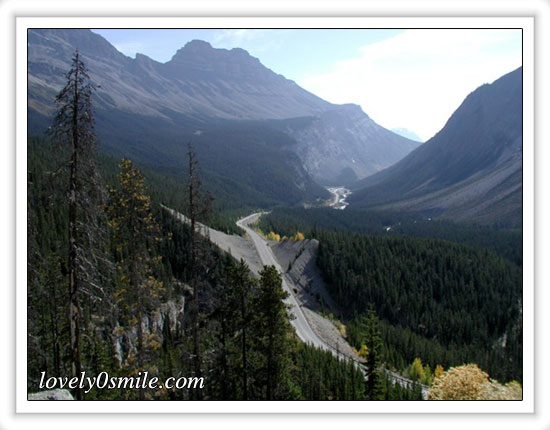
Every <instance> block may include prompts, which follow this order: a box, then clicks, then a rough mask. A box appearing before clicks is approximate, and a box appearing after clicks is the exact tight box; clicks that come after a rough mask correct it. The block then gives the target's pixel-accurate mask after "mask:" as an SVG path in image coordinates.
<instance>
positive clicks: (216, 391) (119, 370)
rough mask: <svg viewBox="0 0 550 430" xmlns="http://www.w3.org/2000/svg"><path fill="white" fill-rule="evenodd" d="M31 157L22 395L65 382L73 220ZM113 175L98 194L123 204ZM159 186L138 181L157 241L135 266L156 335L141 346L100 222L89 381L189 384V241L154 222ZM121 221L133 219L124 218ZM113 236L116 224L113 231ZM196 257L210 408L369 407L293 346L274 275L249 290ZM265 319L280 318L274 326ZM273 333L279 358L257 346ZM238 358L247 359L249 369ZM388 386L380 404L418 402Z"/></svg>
mask: <svg viewBox="0 0 550 430" xmlns="http://www.w3.org/2000/svg"><path fill="white" fill-rule="evenodd" d="M28 149H29V151H28V178H29V179H28V226H29V230H28V231H29V260H28V280H29V282H28V324H29V325H28V328H29V333H28V340H29V345H28V348H29V349H28V357H29V362H28V368H27V369H28V373H29V380H28V390H29V391H30V392H33V391H38V389H39V388H38V383H39V381H40V375H41V372H42V371H45V372H46V375H47V376H56V377H57V376H69V377H70V375H71V355H70V351H69V349H68V340H69V339H68V320H67V318H66V315H67V309H68V306H69V303H68V298H69V295H68V293H67V285H68V278H67V265H66V262H67V259H68V238H67V235H66V226H67V223H68V215H69V214H68V205H67V200H66V196H65V193H64V192H63V188H64V187H63V184H64V183H66V182H65V181H66V180H67V176H66V175H63V174H57V175H56V174H55V173H56V163H55V158H56V157H55V156H54V155H53V154H54V152H53V151H51V146H49V144H47V143H45V142H31V143H30V144H29V147H28ZM114 166H115V163H114V162H113V160H108V159H107V160H105V159H104V160H103V162H102V163H101V166H100V167H101V169H100V170H101V171H102V172H103V173H104V180H105V182H106V184H105V185H106V186H107V187H110V188H113V189H118V190H119V191H118V192H120V193H122V192H123V188H121V184H120V183H119V176H120V173H122V171H120V172H117V170H113V167H114ZM133 172H134V173H133V174H132V175H134V174H138V173H137V171H136V170H133ZM127 173H128V170H127ZM132 175H131V176H132ZM138 176H139V174H138ZM156 179H158V178H156ZM157 183H158V182H155V181H151V182H150V181H149V180H145V182H144V183H143V185H144V188H142V191H144V192H146V194H143V195H142V196H143V198H145V199H148V197H147V196H148V195H151V196H154V198H153V199H152V204H151V207H150V210H151V211H152V212H151V214H152V215H153V214H154V217H153V218H150V219H151V220H155V221H153V222H154V223H155V224H158V226H159V236H158V240H153V241H149V242H148V243H149V244H148V245H147V248H144V249H147V255H148V257H147V258H146V260H142V262H147V265H148V267H149V269H148V270H147V272H148V273H149V275H148V276H152V278H151V279H154V280H155V284H156V285H157V287H155V288H156V290H155V288H152V285H151V283H150V282H148V283H147V285H148V288H146V289H144V290H141V294H142V297H141V301H142V303H143V302H144V301H146V302H147V303H148V305H147V307H145V308H143V309H142V310H141V311H140V312H141V313H142V319H143V321H146V322H147V323H146V325H147V326H150V327H153V329H152V330H151V331H148V332H146V333H144V334H143V338H144V339H146V341H145V340H143V341H142V342H141V343H140V342H139V341H138V337H137V334H136V332H135V324H136V323H137V320H136V319H135V315H136V312H138V309H137V308H135V306H136V303H137V302H136V301H135V300H136V297H135V296H133V295H127V293H126V292H127V291H128V289H127V287H124V285H125V282H127V279H128V277H127V274H130V273H131V265H130V266H129V265H128V264H129V261H128V258H129V257H130V254H128V250H127V251H124V255H125V257H123V256H122V255H121V254H120V252H121V250H122V249H123V248H121V246H125V245H123V243H124V242H123V241H122V239H123V237H124V236H120V235H118V234H116V231H115V230H113V229H112V228H113V227H111V225H113V221H108V219H109V217H106V218H105V221H104V222H103V224H101V225H99V226H98V227H100V230H102V231H103V234H104V237H103V240H104V243H105V246H107V249H109V251H108V252H107V254H106V255H105V257H106V258H107V260H108V261H107V262H106V263H108V264H105V265H104V266H103V270H102V272H101V273H100V274H99V275H100V279H101V285H98V287H99V288H97V289H96V290H94V291H92V290H90V291H87V292H86V294H83V295H82V296H81V297H80V299H79V304H80V309H81V311H80V312H81V315H80V323H81V324H80V329H81V351H82V356H81V368H82V370H84V371H86V372H87V373H88V374H89V375H97V374H99V373H100V372H102V371H106V372H109V373H110V374H112V375H118V376H130V375H133V374H135V372H137V371H138V370H147V371H149V372H150V374H152V375H157V376H159V377H162V378H166V377H168V376H178V375H187V376H189V375H192V374H193V360H192V351H193V342H192V336H191V333H192V326H193V324H192V311H191V309H192V303H193V299H192V291H191V284H192V267H191V250H190V244H191V232H190V229H189V227H188V226H186V225H184V224H181V223H180V222H179V221H176V220H175V219H174V218H173V217H172V216H171V215H169V214H168V213H167V212H165V211H162V210H160V208H159V206H158V199H161V198H163V196H165V195H166V189H165V187H157V186H156V185H155V184H157ZM109 200H110V205H111V207H112V208H113V210H115V213H117V214H118V216H122V213H121V212H120V211H119V210H118V209H116V208H117V206H112V205H113V204H116V202H113V200H112V198H110V199H109ZM180 203H181V201H180ZM128 216H133V215H132V214H131V213H128ZM110 219H111V220H113V218H110ZM114 225H122V224H120V223H116V222H115V223H114ZM139 243H147V242H138V241H135V240H134V241H133V246H134V247H135V246H137V245H138V244H139ZM201 246H203V247H204V248H203V254H202V255H203V258H204V261H205V262H206V263H205V264H206V265H207V266H206V267H204V270H202V271H201V273H202V274H203V275H201V289H200V294H199V300H200V306H201V307H200V309H201V312H200V319H201V327H202V329H201V331H202V332H203V337H202V338H201V350H204V351H209V352H208V354H207V355H206V356H205V357H204V361H203V363H202V372H203V374H205V375H208V377H207V379H206V382H205V389H204V391H203V396H204V399H205V400H213V399H217V400H221V399H226V400H230V399H258V400H259V399H268V398H271V399H295V400H300V399H307V400H328V399H332V400H344V399H345V400H353V399H356V400H361V399H366V398H368V394H367V392H366V389H365V384H364V383H363V377H362V375H361V373H360V372H359V370H358V369H357V368H355V367H354V366H353V365H351V364H347V363H345V362H341V361H338V360H336V359H335V358H334V357H333V356H332V355H331V354H330V353H326V352H321V351H318V350H316V349H313V348H311V347H308V346H305V345H303V344H301V343H300V342H299V341H298V340H297V339H296V338H295V335H294V334H293V331H292V329H291V328H290V325H289V323H288V317H287V316H286V311H285V310H284V307H282V302H280V300H279V299H273V298H272V299H270V298H269V297H271V296H270V295H264V291H265V293H267V291H268V290H265V288H268V285H270V287H269V288H274V290H273V291H280V293H278V294H283V291H282V289H280V278H278V277H277V276H273V274H271V275H269V276H268V273H269V272H266V274H265V276H264V277H262V279H261V280H260V281H259V282H258V281H256V280H254V279H252V278H249V271H248V268H247V267H246V266H243V265H238V264H237V263H236V262H235V261H233V260H232V259H231V258H230V257H229V256H227V255H223V254H222V253H220V252H219V251H217V250H216V249H215V248H213V247H212V246H211V245H209V244H208V243H207V242H204V241H203V242H202V245H201ZM144 258H145V257H144ZM109 262H110V263H109ZM128 271H130V272H128ZM206 273H208V275H206ZM268 281H269V282H268ZM236 287H238V288H236ZM155 291H156V292H155ZM243 297H244V298H245V301H244V303H245V306H244V307H241V306H235V304H236V303H243V302H242V298H243ZM275 297H276V296H275ZM270 307H271V308H270ZM268 308H270V309H278V310H277V311H276V312H275V314H273V313H271V311H269V310H268ZM128 312H130V313H128ZM268 314H269V315H276V319H275V320H273V319H271V320H269V321H268V320H266V319H265V318H267V317H268ZM271 318H272V317H271ZM277 327H278V328H277ZM275 329H276V330H277V331H276V332H273V333H274V338H273V339H274V341H276V342H279V343H277V346H276V347H275V346H274V344H273V345H268V344H265V343H264V340H263V339H265V337H264V336H265V335H266V334H267V333H270V332H271V331H272V330H275ZM266 330H267V332H266ZM244 333H246V337H243V334H244ZM243 346H244V348H245V349H244V350H245V351H246V357H247V359H246V362H244V364H243V355H242V354H243ZM140 354H141V355H142V363H141V364H138V362H137V361H136V360H137V357H138V355H140ZM272 359H275V360H276V362H277V363H279V365H278V366H277V369H278V370H277V371H276V373H274V374H269V373H266V370H267V368H266V367H265V366H266V363H267V360H272ZM275 381H276V382H275ZM268 385H269V386H270V389H269V393H268ZM384 386H385V389H384V393H383V396H386V397H387V398H391V399H405V398H413V393H410V392H408V391H407V390H403V389H401V388H399V387H394V386H393V385H392V384H391V383H388V382H387V381H386V382H385V385H384ZM245 387H246V388H245ZM193 395H194V394H193V391H192V390H188V391H187V390H174V391H169V390H168V391H167V390H156V391H152V390H149V391H146V392H145V393H144V399H159V400H161V399H166V400H169V399H170V400H185V399H192V398H194V397H193ZM83 398H84V399H87V400H92V399H138V398H139V397H138V394H137V393H136V391H135V390H98V389H93V390H92V391H90V392H89V393H87V394H85V395H83Z"/></svg>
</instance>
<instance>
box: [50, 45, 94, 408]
mask: <svg viewBox="0 0 550 430" xmlns="http://www.w3.org/2000/svg"><path fill="white" fill-rule="evenodd" d="M93 90H94V87H93V85H92V83H91V82H90V77H89V75H88V71H87V69H86V67H85V65H84V63H83V62H82V60H81V58H80V55H79V53H78V51H76V52H75V54H74V56H73V58H72V63H71V68H70V69H69V71H68V72H67V74H66V84H65V86H64V87H63V89H62V90H61V91H60V92H59V94H58V95H57V97H56V100H55V101H56V104H57V105H58V110H57V113H56V115H55V118H54V121H53V124H52V127H51V128H50V132H51V135H52V137H53V138H54V140H55V142H56V143H57V144H58V145H59V148H60V154H62V155H64V154H67V153H68V158H69V160H68V162H66V161H65V162H64V163H63V165H62V166H61V168H60V171H66V170H68V173H69V178H68V184H67V185H68V193H67V194H68V210H69V218H68V247H69V249H68V284H69V285H68V287H69V288H68V290H69V294H68V296H69V300H68V303H69V324H68V326H69V349H70V356H71V373H72V375H73V376H77V375H80V372H81V369H82V363H81V353H80V337H81V333H80V332H81V326H80V324H81V300H82V298H81V296H82V295H83V294H85V295H86V296H87V297H89V298H94V299H95V298H101V295H102V291H101V282H100V278H101V273H100V272H99V268H100V267H101V266H102V264H101V263H102V261H101V260H102V259H103V258H102V255H101V253H100V252H99V251H100V250H101V246H98V245H97V242H98V240H100V239H101V234H99V232H100V224H101V222H100V220H99V219H100V218H101V211H100V210H99V207H100V205H101V200H102V188H101V186H100V181H99V176H98V173H97V170H96V167H95V162H94V158H95V149H96V137H95V133H94V120H93V113H92V92H93ZM98 290H99V291H98ZM75 393H76V398H77V399H78V400H81V399H82V392H81V390H80V389H79V388H76V389H75Z"/></svg>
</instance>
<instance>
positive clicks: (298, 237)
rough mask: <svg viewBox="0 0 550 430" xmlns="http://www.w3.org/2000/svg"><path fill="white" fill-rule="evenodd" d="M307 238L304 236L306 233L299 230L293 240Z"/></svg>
mask: <svg viewBox="0 0 550 430" xmlns="http://www.w3.org/2000/svg"><path fill="white" fill-rule="evenodd" d="M305 239H306V237H305V236H304V233H302V232H301V231H299V232H297V233H296V234H295V235H294V237H293V238H292V240H295V241H299V240H305Z"/></svg>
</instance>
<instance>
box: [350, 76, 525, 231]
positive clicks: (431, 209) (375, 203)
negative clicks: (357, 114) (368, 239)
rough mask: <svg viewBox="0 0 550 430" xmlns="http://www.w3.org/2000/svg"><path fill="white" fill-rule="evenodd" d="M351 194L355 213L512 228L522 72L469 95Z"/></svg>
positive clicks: (516, 214)
mask: <svg viewBox="0 0 550 430" xmlns="http://www.w3.org/2000/svg"><path fill="white" fill-rule="evenodd" d="M354 188H355V192H354V193H353V194H352V195H351V196H350V198H349V199H348V200H349V201H350V204H351V205H352V206H356V207H364V208H365V207H392V208H399V209H406V210H415V211H416V210H418V211H425V212H426V213H432V214H435V215H438V214H443V215H444V216H448V217H452V218H455V219H475V220H479V221H501V222H506V223H511V224H516V225H519V224H520V223H521V219H522V218H521V217H522V68H519V69H517V70H515V71H513V72H511V73H509V74H507V75H505V76H503V77H502V78H500V79H498V80H497V81H495V82H494V83H492V84H490V85H489V84H485V85H483V86H481V87H480V88H478V89H477V90H475V91H474V92H472V93H471V94H470V95H469V96H468V97H467V98H466V99H465V100H464V102H463V103H462V104H461V106H460V107H459V108H458V109H457V110H456V112H455V113H454V114H453V115H452V116H451V118H450V119H449V120H448V122H447V124H446V125H445V127H444V128H443V129H442V130H441V131H440V132H439V133H437V134H436V135H435V136H434V137H433V138H432V139H430V140H429V141H427V142H426V143H424V144H423V145H421V146H420V147H419V148H417V149H416V150H415V151H413V152H412V153H410V154H409V155H408V156H407V157H405V158H404V159H403V160H401V161H400V162H398V163H397V164H395V165H393V166H391V167H390V168H388V169H386V170H384V171H382V172H380V173H378V174H376V175H374V176H371V177H369V178H366V179H365V180H363V181H360V182H358V183H356V184H355V187H354Z"/></svg>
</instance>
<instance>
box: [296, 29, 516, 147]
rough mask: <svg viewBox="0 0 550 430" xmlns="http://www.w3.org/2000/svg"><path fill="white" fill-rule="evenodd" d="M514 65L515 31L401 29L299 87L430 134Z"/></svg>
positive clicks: (381, 119)
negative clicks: (474, 95) (479, 89)
mask: <svg viewBox="0 0 550 430" xmlns="http://www.w3.org/2000/svg"><path fill="white" fill-rule="evenodd" d="M520 65H521V30H454V29H446V30H407V31H405V32H403V33H400V34H398V35H396V36H394V37H392V38H389V39H386V40H383V41H380V42H377V43H373V44H371V45H367V46H364V47H362V48H361V49H360V53H359V56H358V57H357V58H354V59H350V60H346V61H343V62H340V63H338V64H337V65H336V67H335V69H334V71H332V72H330V73H326V74H321V75H316V76H310V77H308V78H307V79H304V80H303V81H301V82H300V85H301V86H303V87H304V88H306V89H307V90H309V91H311V92H313V93H315V94H317V95H319V96H320V97H322V98H324V99H326V100H328V101H331V102H333V103H357V104H359V105H361V106H362V108H363V110H364V111H365V112H366V113H367V114H369V115H370V116H371V117H372V118H373V119H374V120H375V121H376V122H378V123H379V124H381V125H382V126H384V127H387V128H390V129H391V128H397V127H401V128H407V129H410V130H413V131H414V132H415V133H417V134H418V135H420V136H421V137H422V138H423V139H428V138H430V137H431V136H433V135H434V134H435V133H436V132H437V131H439V130H440V129H441V128H442V127H443V125H444V124H445V122H446V121H447V119H448V118H449V117H450V116H451V114H452V113H453V112H454V110H456V108H457V107H458V106H459V105H460V103H461V102H462V100H463V99H464V98H465V97H466V96H467V95H468V94H469V93H470V92H472V91H473V90H475V89H476V88H477V87H478V86H480V85H481V84H483V83H488V82H492V81H494V80H495V79H498V78H499V77H500V76H502V75H503V74H505V73H507V72H510V71H512V70H514V69H516V68H517V67H519V66H520Z"/></svg>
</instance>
